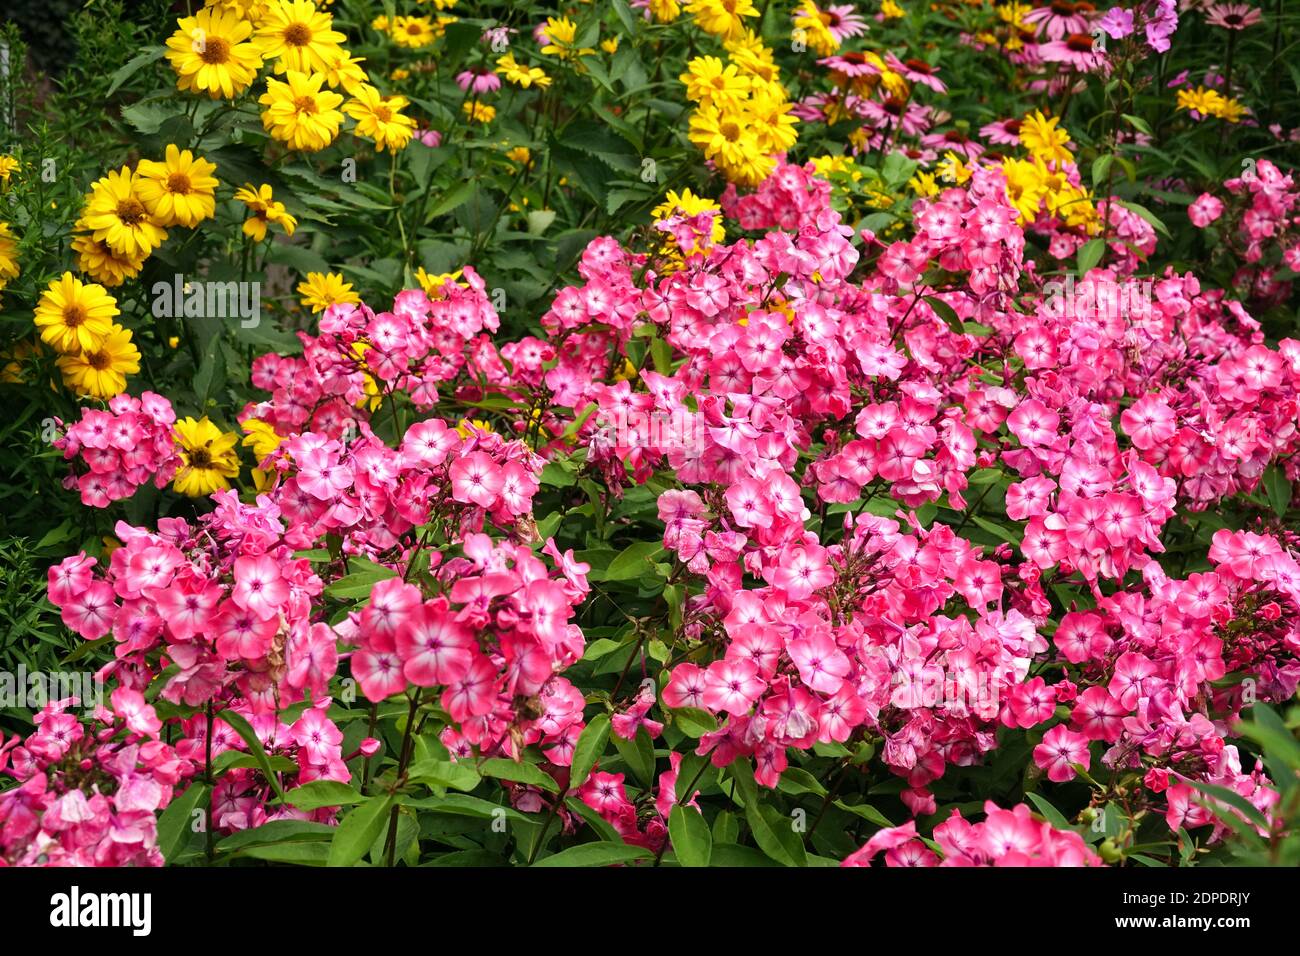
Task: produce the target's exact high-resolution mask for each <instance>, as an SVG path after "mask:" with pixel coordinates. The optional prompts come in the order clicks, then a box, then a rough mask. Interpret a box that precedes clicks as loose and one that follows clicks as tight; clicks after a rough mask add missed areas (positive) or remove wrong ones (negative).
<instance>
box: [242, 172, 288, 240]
mask: <svg viewBox="0 0 1300 956" xmlns="http://www.w3.org/2000/svg"><path fill="white" fill-rule="evenodd" d="M235 199H237V200H239V201H240V202H242V203H243V204H244V205H245V206H247V207H248V208H249V210H250V215H249V217H248V218H247V219H245V220H244V235H246V236H248V237H249V238H250V239H252V240H253V241H254V242H261V241H262V240H263V239H265V238H266V230H267V228H268V227H270V226H272V225H276V226H279V227H280V228H281V229H283V230H284V234H285V235H286V236H292V235H293V231H294V229H296V228H297V227H298V220H297V219H295V218H294V217H293V216H291V215H289V214H288V213H287V212H285V209H284V203H282V202H280V201H279V200H277V199H275V198H274V196H273V195H272V193H271V187H270V186H269V185H267V184H266V183H262V185H260V186H254V185H253V184H252V183H245V184H244V185H243V186H242V187H241V188H240V189H237V190H235Z"/></svg>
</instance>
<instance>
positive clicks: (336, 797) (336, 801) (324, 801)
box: [284, 780, 365, 810]
mask: <svg viewBox="0 0 1300 956" xmlns="http://www.w3.org/2000/svg"><path fill="white" fill-rule="evenodd" d="M284 799H285V800H286V801H288V802H289V803H292V804H293V805H294V806H295V807H297V808H298V809H299V810H319V809H321V808H322V807H347V806H351V805H352V804H354V803H360V802H361V801H362V800H364V799H365V797H364V796H362V795H361V793H360V792H359V791H358V790H356V789H355V788H353V787H351V786H349V785H348V784H346V783H339V782H338V781H337V780H313V781H311V782H310V783H304V784H303V785H302V786H301V787H294V788H293V789H292V790H290V791H289V792H288V793H287V794H285V796H284Z"/></svg>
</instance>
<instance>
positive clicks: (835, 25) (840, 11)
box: [821, 3, 867, 43]
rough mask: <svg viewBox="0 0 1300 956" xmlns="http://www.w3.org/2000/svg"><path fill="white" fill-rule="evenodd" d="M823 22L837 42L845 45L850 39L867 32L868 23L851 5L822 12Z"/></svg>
mask: <svg viewBox="0 0 1300 956" xmlns="http://www.w3.org/2000/svg"><path fill="white" fill-rule="evenodd" d="M821 18H822V22H823V23H825V24H826V29H827V30H829V31H830V33H831V36H833V37H834V38H835V39H836V40H837V41H839V42H840V43H843V42H844V41H845V40H847V39H849V38H850V37H856V36H861V35H862V34H863V33H866V32H867V21H866V20H864V19H862V15H861V14H859V13H858V11H857V10H855V9H853V5H852V4H851V3H842V4H838V5H836V6H833V7H827V8H826V9H825V10H823V11H822V12H821Z"/></svg>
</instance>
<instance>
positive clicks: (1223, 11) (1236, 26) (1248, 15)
mask: <svg viewBox="0 0 1300 956" xmlns="http://www.w3.org/2000/svg"><path fill="white" fill-rule="evenodd" d="M1262 19H1264V15H1263V14H1262V13H1260V12H1259V10H1257V9H1256V8H1255V7H1252V6H1251V5H1250V4H1248V3H1216V4H1213V5H1212V6H1209V7H1206V9H1205V22H1206V23H1208V24H1209V25H1210V26H1212V27H1223V29H1225V30H1244V29H1246V27H1253V26H1254V25H1255V24H1256V23H1259V21H1260V20H1262Z"/></svg>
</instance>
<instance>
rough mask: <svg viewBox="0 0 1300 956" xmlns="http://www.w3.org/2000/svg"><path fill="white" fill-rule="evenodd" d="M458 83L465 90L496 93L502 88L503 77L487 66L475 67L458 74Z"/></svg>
mask: <svg viewBox="0 0 1300 956" xmlns="http://www.w3.org/2000/svg"><path fill="white" fill-rule="evenodd" d="M456 85H457V86H459V87H460V88H461V89H462V90H464V91H465V92H467V93H468V92H470V91H471V90H472V91H473V92H475V93H495V92H496V91H497V90H499V89H501V77H499V76H497V75H496V74H495V73H494V72H492V71H491V70H489V69H487V68H486V67H481V66H479V67H474V68H473V69H469V70H464V71H462V72H461V73H458V74H456Z"/></svg>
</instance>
